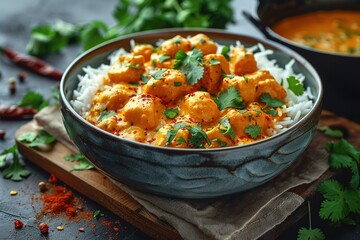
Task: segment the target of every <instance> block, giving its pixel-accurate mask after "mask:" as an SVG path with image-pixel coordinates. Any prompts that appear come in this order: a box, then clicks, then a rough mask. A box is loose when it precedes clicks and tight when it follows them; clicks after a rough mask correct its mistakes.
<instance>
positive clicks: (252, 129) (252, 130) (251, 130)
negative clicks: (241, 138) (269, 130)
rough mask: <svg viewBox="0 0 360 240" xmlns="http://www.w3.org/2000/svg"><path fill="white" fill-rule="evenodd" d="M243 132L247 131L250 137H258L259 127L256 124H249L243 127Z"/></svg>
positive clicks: (259, 133)
mask: <svg viewBox="0 0 360 240" xmlns="http://www.w3.org/2000/svg"><path fill="white" fill-rule="evenodd" d="M245 133H247V134H248V135H249V136H250V137H251V138H252V139H255V138H257V137H260V135H261V127H260V126H259V125H257V124H255V125H254V124H250V125H248V126H247V127H246V128H245Z"/></svg>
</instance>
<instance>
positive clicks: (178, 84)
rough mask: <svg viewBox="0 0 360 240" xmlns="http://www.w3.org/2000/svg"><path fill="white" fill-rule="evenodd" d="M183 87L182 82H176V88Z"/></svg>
mask: <svg viewBox="0 0 360 240" xmlns="http://www.w3.org/2000/svg"><path fill="white" fill-rule="evenodd" d="M181 85H182V83H181V82H174V86H175V87H180V86H181Z"/></svg>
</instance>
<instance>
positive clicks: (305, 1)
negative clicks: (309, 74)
mask: <svg viewBox="0 0 360 240" xmlns="http://www.w3.org/2000/svg"><path fill="white" fill-rule="evenodd" d="M335 9H336V10H340V9H341V10H359V11H360V2H359V0H327V1H324V0H310V1H309V0H297V1H288V0H259V2H258V7H257V17H254V16H252V15H251V14H250V13H248V12H246V11H244V12H243V15H244V16H245V17H246V18H247V19H248V20H249V21H250V22H251V23H253V24H254V25H255V27H257V28H258V29H259V30H260V31H261V32H262V33H263V34H264V36H265V37H266V38H268V39H271V40H274V41H277V42H279V43H282V44H284V45H286V46H288V47H290V48H292V49H294V50H295V51H297V52H298V53H299V54H300V55H302V56H303V57H305V58H306V59H307V60H308V61H309V62H310V63H311V64H312V65H313V66H314V67H315V69H316V70H317V72H318V73H319V75H320V77H321V80H322V82H323V86H324V104H323V107H324V108H325V109H328V110H330V111H332V112H335V113H337V114H339V115H341V116H345V117H348V118H350V119H352V120H355V121H357V122H360V111H359V110H357V109H358V108H359V106H360V96H359V89H360V71H359V68H360V55H345V54H337V53H330V52H325V51H320V50H316V49H313V48H308V47H306V46H302V45H299V44H297V43H295V42H292V41H290V40H288V39H286V38H284V37H282V36H280V35H279V34H277V33H275V32H274V31H273V30H272V29H271V28H272V26H274V24H275V23H277V22H278V21H280V20H282V19H284V18H287V17H291V16H296V15H299V14H304V13H308V12H312V11H318V10H335Z"/></svg>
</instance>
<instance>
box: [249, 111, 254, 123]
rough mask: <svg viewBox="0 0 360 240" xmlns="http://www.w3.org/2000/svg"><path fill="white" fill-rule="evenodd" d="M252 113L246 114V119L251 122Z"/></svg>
mask: <svg viewBox="0 0 360 240" xmlns="http://www.w3.org/2000/svg"><path fill="white" fill-rule="evenodd" d="M252 117H253V115H252V114H251V113H249V114H248V121H249V122H251V120H252Z"/></svg>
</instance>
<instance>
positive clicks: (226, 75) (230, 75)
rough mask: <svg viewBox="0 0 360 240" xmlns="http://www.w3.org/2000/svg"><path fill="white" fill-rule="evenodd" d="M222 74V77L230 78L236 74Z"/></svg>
mask: <svg viewBox="0 0 360 240" xmlns="http://www.w3.org/2000/svg"><path fill="white" fill-rule="evenodd" d="M222 76H223V77H224V78H230V79H233V78H234V77H236V75H235V74H226V73H224V72H223V73H222Z"/></svg>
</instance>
